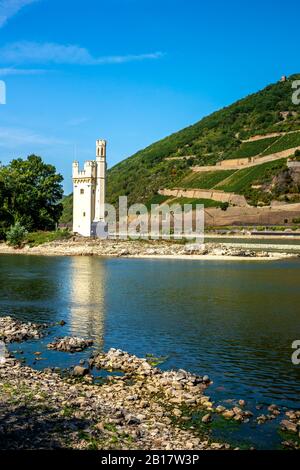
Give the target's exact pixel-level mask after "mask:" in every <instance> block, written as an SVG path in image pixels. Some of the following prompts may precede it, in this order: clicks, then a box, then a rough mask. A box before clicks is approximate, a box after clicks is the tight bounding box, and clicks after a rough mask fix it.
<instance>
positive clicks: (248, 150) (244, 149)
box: [232, 137, 278, 158]
mask: <svg viewBox="0 0 300 470" xmlns="http://www.w3.org/2000/svg"><path fill="white" fill-rule="evenodd" d="M277 140H278V137H270V138H267V139H262V140H257V141H255V142H245V143H243V144H242V145H241V147H240V148H239V149H238V150H237V151H236V152H234V153H233V155H232V158H250V157H255V156H256V155H259V154H261V153H262V152H264V151H265V150H266V149H267V148H268V147H270V146H271V145H272V144H274V143H275V142H276V141H277Z"/></svg>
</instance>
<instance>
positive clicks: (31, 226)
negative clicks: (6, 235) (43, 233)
mask: <svg viewBox="0 0 300 470" xmlns="http://www.w3.org/2000/svg"><path fill="white" fill-rule="evenodd" d="M62 181H63V177H62V176H61V175H60V174H58V173H57V172H56V168H55V167H54V166H53V165H49V164H46V163H44V162H43V160H42V158H41V157H38V156H36V155H30V156H29V157H28V158H27V159H26V160H22V159H21V158H19V159H16V160H13V161H12V162H11V163H10V164H9V165H7V166H2V167H0V210H1V211H2V212H3V214H2V215H3V219H2V220H3V221H4V222H5V223H6V225H7V224H8V226H9V225H11V224H15V223H17V222H19V223H20V225H22V226H24V227H25V228H26V229H27V230H32V231H34V230H53V229H54V228H55V225H56V223H57V222H58V221H59V219H60V217H61V214H62V210H63V207H62V204H61V199H62V196H63V188H62V184H61V183H62ZM1 184H2V189H1ZM1 194H2V195H1Z"/></svg>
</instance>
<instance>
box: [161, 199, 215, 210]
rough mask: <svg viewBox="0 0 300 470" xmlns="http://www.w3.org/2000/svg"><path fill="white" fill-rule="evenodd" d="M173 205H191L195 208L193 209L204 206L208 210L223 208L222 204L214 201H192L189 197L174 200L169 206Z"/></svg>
mask: <svg viewBox="0 0 300 470" xmlns="http://www.w3.org/2000/svg"><path fill="white" fill-rule="evenodd" d="M173 204H180V205H181V206H184V205H185V204H191V205H192V206H193V209H195V208H196V205H197V204H203V205H204V207H206V208H209V207H221V206H222V202H219V201H213V200H212V199H190V198H187V197H180V198H177V199H172V201H170V204H169V205H170V206H171V205H173Z"/></svg>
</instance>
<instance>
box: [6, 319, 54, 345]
mask: <svg viewBox="0 0 300 470" xmlns="http://www.w3.org/2000/svg"><path fill="white" fill-rule="evenodd" d="M47 327H48V325H47V324H36V323H30V322H28V323H23V322H20V321H19V320H15V319H13V318H11V317H0V341H3V342H4V343H20V342H22V341H27V340H29V339H39V338H42V336H44V334H45V329H46V328H47Z"/></svg>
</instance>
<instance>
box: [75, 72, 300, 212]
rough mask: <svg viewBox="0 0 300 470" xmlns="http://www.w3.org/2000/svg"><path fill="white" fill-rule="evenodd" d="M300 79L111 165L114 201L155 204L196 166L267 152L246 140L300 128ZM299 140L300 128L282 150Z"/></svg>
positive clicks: (274, 86) (111, 197)
mask: <svg viewBox="0 0 300 470" xmlns="http://www.w3.org/2000/svg"><path fill="white" fill-rule="evenodd" d="M295 80H300V74H298V75H293V76H291V77H289V78H288V79H287V80H286V81H278V82H277V83H275V84H272V85H269V86H267V87H266V88H264V89H263V90H261V91H259V92H257V93H255V94H252V95H250V96H247V97H246V98H243V99H241V100H239V101H237V102H236V103H234V104H232V105H231V106H228V107H226V108H224V109H222V110H220V111H217V112H215V113H213V114H211V115H210V116H207V117H205V118H204V119H202V120H201V121H199V122H198V123H196V124H194V125H192V126H190V127H187V128H186V129H183V130H181V131H179V132H176V133H175V134H172V135H170V136H169V137H166V138H165V139H163V140H160V141H158V142H156V143H154V144H152V145H150V146H149V147H147V148H145V149H144V150H141V151H139V152H137V153H136V154H135V155H133V156H132V157H129V158H127V159H126V160H124V161H122V162H121V163H119V164H117V165H116V166H114V167H113V168H111V169H110V170H109V171H108V177H107V200H108V202H110V203H113V204H116V203H117V201H118V197H119V196H121V195H127V196H128V200H129V203H137V202H139V203H148V204H149V203H150V202H152V201H155V197H156V194H157V191H158V190H159V189H160V188H165V187H168V188H172V187H176V186H178V185H179V186H180V183H181V181H182V180H183V179H184V178H186V177H187V176H188V175H189V173H190V172H191V167H192V166H199V165H200V166H201V165H215V164H216V163H217V162H219V161H222V160H225V159H233V158H238V157H241V158H243V157H248V156H253V155H255V154H259V153H262V152H263V151H264V148H263V145H264V141H263V140H261V141H260V143H259V142H257V143H252V144H251V143H250V144H245V143H244V142H243V141H245V140H247V139H249V138H251V137H253V136H256V135H267V134H272V133H279V132H289V131H295V130H299V131H300V105H299V106H297V105H295V104H293V102H292V95H293V93H294V90H293V89H292V83H293V81H295ZM297 139H299V142H298V140H297ZM268 140H269V142H267V145H268V146H269V147H270V145H269V144H270V143H271V141H270V139H268ZM297 145H300V134H296V135H295V137H294V139H293V141H292V142H289V141H288V139H287V142H286V143H284V142H282V145H281V147H279V150H284V149H285V148H289V146H290V147H293V146H294V147H295V146H297ZM275 147H276V146H275ZM275 150H276V148H274V151H275ZM181 157H191V158H181ZM170 158H171V160H170ZM172 158H175V159H174V160H173V159H172ZM176 158H178V159H176ZM66 201H68V199H67V200H66ZM69 202H70V201H68V203H69ZM69 206H70V204H69Z"/></svg>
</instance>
